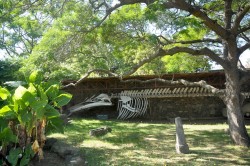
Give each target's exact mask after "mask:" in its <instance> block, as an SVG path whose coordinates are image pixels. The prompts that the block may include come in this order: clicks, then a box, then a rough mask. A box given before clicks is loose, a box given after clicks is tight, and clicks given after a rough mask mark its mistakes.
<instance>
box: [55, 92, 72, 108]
mask: <svg viewBox="0 0 250 166" xmlns="http://www.w3.org/2000/svg"><path fill="white" fill-rule="evenodd" d="M71 98H72V95H71V94H69V93H63V94H60V95H59V96H57V97H56V98H55V100H54V101H55V102H57V106H58V107H62V106H64V105H66V104H68V103H69V101H70V100H71Z"/></svg>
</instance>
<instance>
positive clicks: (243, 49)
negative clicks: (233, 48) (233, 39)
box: [239, 42, 250, 54]
mask: <svg viewBox="0 0 250 166" xmlns="http://www.w3.org/2000/svg"><path fill="white" fill-rule="evenodd" d="M248 48H250V42H248V43H246V44H245V45H244V46H242V47H240V48H239V53H240V54H242V53H243V52H244V51H246V50H247V49H248Z"/></svg>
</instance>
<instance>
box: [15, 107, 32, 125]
mask: <svg viewBox="0 0 250 166" xmlns="http://www.w3.org/2000/svg"><path fill="white" fill-rule="evenodd" d="M17 118H18V120H19V122H20V123H22V124H24V123H26V122H30V121H32V113H31V112H27V111H26V110H21V111H20V113H19V114H18V116H17Z"/></svg>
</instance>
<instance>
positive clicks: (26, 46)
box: [0, 0, 66, 58]
mask: <svg viewBox="0 0 250 166" xmlns="http://www.w3.org/2000/svg"><path fill="white" fill-rule="evenodd" d="M65 3H66V0H55V1H50V0H42V1H40V0H34V1H28V0H0V25H1V28H0V34H1V41H0V49H1V50H2V52H4V53H5V56H6V57H8V58H9V57H19V56H24V57H27V56H29V54H31V53H32V50H33V48H34V46H35V45H36V44H37V43H38V41H39V40H40V38H41V36H42V34H43V32H44V31H45V30H46V29H47V28H48V27H50V25H51V23H52V22H53V19H54V18H56V17H58V16H60V15H61V12H62V11H63V9H64V5H65Z"/></svg>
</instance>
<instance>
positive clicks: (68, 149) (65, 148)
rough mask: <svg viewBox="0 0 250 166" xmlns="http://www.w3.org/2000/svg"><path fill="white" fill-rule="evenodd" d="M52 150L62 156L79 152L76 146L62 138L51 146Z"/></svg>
mask: <svg viewBox="0 0 250 166" xmlns="http://www.w3.org/2000/svg"><path fill="white" fill-rule="evenodd" d="M51 151H52V152H55V153H57V154H58V155H59V156H61V157H62V158H66V157H67V156H68V155H73V154H75V153H78V150H77V149H76V148H74V147H72V146H71V145H68V144H66V143H64V142H62V141H60V140H58V141H57V142H55V143H54V144H53V146H52V147H51Z"/></svg>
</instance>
